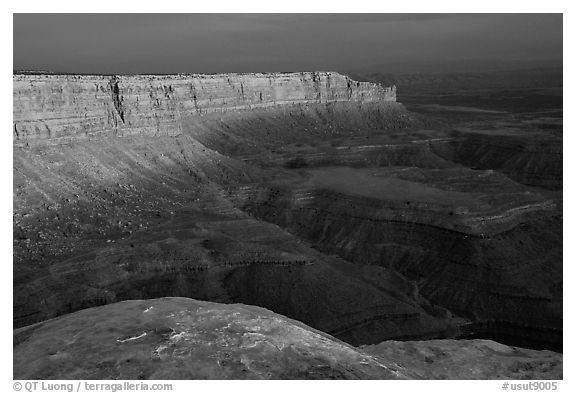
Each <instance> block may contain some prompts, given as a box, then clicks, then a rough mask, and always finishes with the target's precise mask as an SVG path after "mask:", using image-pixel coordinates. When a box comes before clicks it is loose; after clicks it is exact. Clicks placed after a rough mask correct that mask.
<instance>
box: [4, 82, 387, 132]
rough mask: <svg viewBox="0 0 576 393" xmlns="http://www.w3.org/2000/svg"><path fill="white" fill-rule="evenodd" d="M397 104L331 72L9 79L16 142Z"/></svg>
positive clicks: (379, 90)
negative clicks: (328, 106) (229, 116)
mask: <svg viewBox="0 0 576 393" xmlns="http://www.w3.org/2000/svg"><path fill="white" fill-rule="evenodd" d="M343 101H344V102H345V101H353V102H358V103H364V102H377V101H396V89H395V87H392V88H383V87H382V86H380V85H378V84H374V83H367V82H356V81H353V80H351V79H350V78H348V77H346V76H344V75H340V74H338V73H334V72H301V73H273V74H219V75H184V74H181V75H166V76H159V75H134V76H88V75H14V100H13V105H14V130H13V131H14V140H15V141H22V140H30V139H34V138H50V139H59V138H63V137H71V136H73V137H79V136H93V135H97V134H101V133H114V134H118V135H128V134H145V135H156V136H158V135H177V134H180V133H181V127H182V118H186V117H189V116H193V117H197V116H202V115H205V114H208V113H218V112H227V111H238V110H251V109H255V108H266V107H271V106H282V105H293V104H311V103H333V102H343Z"/></svg>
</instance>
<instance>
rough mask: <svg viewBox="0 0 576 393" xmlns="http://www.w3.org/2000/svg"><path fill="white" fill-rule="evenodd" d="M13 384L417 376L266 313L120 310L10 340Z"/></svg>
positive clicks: (177, 306) (161, 303) (224, 308)
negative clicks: (15, 381)
mask: <svg viewBox="0 0 576 393" xmlns="http://www.w3.org/2000/svg"><path fill="white" fill-rule="evenodd" d="M14 345H15V347H14V378H15V379H30V378H33V379H359V378H360V379H366V378H376V379H405V378H411V377H412V378H414V377H415V376H416V375H415V374H413V373H411V372H409V371H408V370H404V369H402V368H399V367H398V366H397V365H396V364H395V363H393V362H390V361H384V360H376V358H375V357H374V356H371V355H368V354H365V353H363V352H361V351H359V350H357V349H355V348H354V347H351V346H349V345H347V344H344V343H342V342H340V341H338V340H336V339H334V338H333V337H331V336H329V335H327V334H325V333H322V332H320V331H317V330H314V329H312V328H310V327H307V326H306V325H304V324H302V323H299V322H296V321H294V320H290V319H288V318H286V317H283V316H281V315H278V314H274V313H272V312H270V311H268V310H265V309H262V308H259V307H253V306H245V305H242V304H218V303H209V302H202V301H197V300H192V299H187V298H161V299H154V300H140V301H125V302H120V303H115V304H111V305H107V306H103V307H96V308H91V309H88V310H83V311H79V312H76V313H73V314H69V315H66V316H63V317H60V318H56V319H52V320H49V321H46V322H42V323H39V324H36V325H32V326H29V327H27V328H23V329H18V330H16V331H15V333H14Z"/></svg>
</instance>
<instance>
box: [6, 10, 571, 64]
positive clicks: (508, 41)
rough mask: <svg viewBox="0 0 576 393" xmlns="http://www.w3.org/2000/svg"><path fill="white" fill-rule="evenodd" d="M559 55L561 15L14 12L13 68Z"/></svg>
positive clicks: (519, 60)
mask: <svg viewBox="0 0 576 393" xmlns="http://www.w3.org/2000/svg"><path fill="white" fill-rule="evenodd" d="M561 59H562V15H561V14H460V15H458V14H275V15H274V14H14V69H20V70H22V69H23V70H47V71H60V72H78V73H178V72H182V73H189V72H190V73H196V72H197V73H218V72H252V71H255V72H256V71H301V70H338V71H342V70H366V71H370V70H374V71H387V70H388V71H391V72H398V69H400V70H401V69H403V67H406V68H405V69H409V68H411V67H412V68H414V66H415V65H416V68H418V67H420V68H422V71H426V70H431V71H434V70H435V69H434V68H438V67H445V66H446V64H448V65H449V64H453V65H454V64H460V65H462V64H476V65H479V66H480V67H484V66H486V67H488V68H489V67H491V65H492V64H503V66H506V65H510V64H512V65H514V64H539V63H542V62H545V61H548V60H555V61H559V60H561ZM448 67H450V66H448Z"/></svg>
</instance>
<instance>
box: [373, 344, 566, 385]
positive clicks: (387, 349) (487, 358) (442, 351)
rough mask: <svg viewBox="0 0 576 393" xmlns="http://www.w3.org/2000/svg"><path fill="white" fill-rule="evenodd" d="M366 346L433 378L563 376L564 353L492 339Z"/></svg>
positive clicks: (544, 377) (381, 357)
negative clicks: (501, 342)
mask: <svg viewBox="0 0 576 393" xmlns="http://www.w3.org/2000/svg"><path fill="white" fill-rule="evenodd" d="M362 349H363V350H364V351H365V352H367V353H370V354H372V355H376V356H377V357H378V358H380V359H395V360H396V361H398V363H399V364H400V365H402V366H404V367H406V368H408V369H410V370H411V371H413V372H415V373H421V374H422V375H425V376H426V378H429V379H562V355H561V354H559V353H556V352H552V351H535V350H530V349H524V348H517V347H510V346H508V345H504V344H500V343H497V342H495V341H491V340H429V341H407V342H400V341H385V342H383V343H381V344H378V345H370V346H366V347H362Z"/></svg>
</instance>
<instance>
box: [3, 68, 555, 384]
mask: <svg viewBox="0 0 576 393" xmlns="http://www.w3.org/2000/svg"><path fill="white" fill-rule="evenodd" d="M13 78H14V83H13V86H14V96H13V97H14V98H13V103H14V104H13V105H14V110H13V112H14V120H13V178H14V183H13V210H14V217H13V228H14V239H13V251H14V304H13V311H14V319H13V325H14V377H15V378H20V379H27V378H30V379H77V378H79V379H112V378H121V379H138V378H146V379H191V378H235V379H243V378H281V379H287V378H297V379H307V378H320V379H327V378H353V379H358V378H359V379H366V378H376V379H388V378H401V379H413V378H429V379H430V378H431V379H469V378H478V379H495V378H504V379H512V378H532V379H561V378H562V354H561V352H562V333H563V332H562V321H563V316H562V289H563V276H562V224H563V222H562V203H563V198H562V179H563V177H562V176H563V173H562V115H563V113H562V72H561V70H559V71H558V70H554V69H553V70H530V71H523V72H516V73H506V72H492V73H468V74H454V75H441V76H439V75H420V74H418V75H395V76H392V75H387V74H378V73H372V74H362V75H353V76H350V77H349V76H346V75H343V74H340V73H336V72H301V73H271V74H215V75H198V74H194V75H192V74H179V75H115V76H111V75H56V74H42V73H15V74H14V77H13ZM200 309H201V310H202V311H199V310H200ZM147 310H148V311H147ZM95 349H97V356H95V357H94V360H92V361H91V362H90V363H89V364H88V363H86V364H80V363H79V362H78V361H77V359H79V358H80V357H82V356H83V354H85V353H87V352H92V351H94V350H95ZM262 359H266V361H263V360H262Z"/></svg>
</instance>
